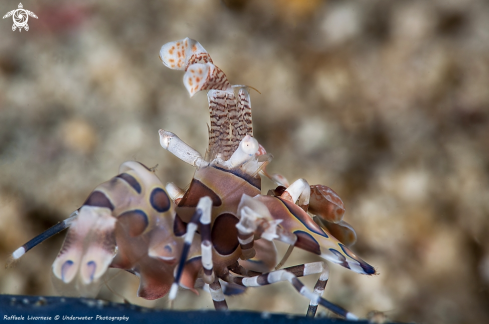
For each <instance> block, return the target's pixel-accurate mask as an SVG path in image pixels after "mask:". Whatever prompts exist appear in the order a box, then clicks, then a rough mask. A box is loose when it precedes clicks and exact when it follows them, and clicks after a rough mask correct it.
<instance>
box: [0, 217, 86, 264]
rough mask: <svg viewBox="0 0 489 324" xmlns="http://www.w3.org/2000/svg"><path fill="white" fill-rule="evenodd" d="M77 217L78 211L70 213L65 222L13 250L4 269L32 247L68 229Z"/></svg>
mask: <svg viewBox="0 0 489 324" xmlns="http://www.w3.org/2000/svg"><path fill="white" fill-rule="evenodd" d="M77 216H78V210H76V211H74V212H73V213H71V215H70V217H68V218H67V219H65V220H63V221H61V222H59V223H58V224H56V225H54V226H52V227H50V228H49V229H47V230H46V231H44V232H42V233H41V234H39V235H38V236H36V237H35V238H33V239H32V240H30V241H29V242H27V243H25V244H24V245H22V246H21V247H20V248H18V249H17V250H15V251H14V253H12V255H11V257H10V258H9V260H8V261H7V264H6V267H8V266H10V264H11V263H12V262H15V261H17V260H18V259H20V258H21V257H22V256H23V255H24V254H25V253H26V252H27V251H29V250H30V249H32V248H33V247H35V246H37V245H39V244H41V243H42V242H44V241H45V240H47V239H48V238H50V237H52V236H54V235H56V234H58V233H59V232H61V231H63V230H65V229H67V228H68V227H70V226H71V223H73V221H74V220H75V219H76V217H77Z"/></svg>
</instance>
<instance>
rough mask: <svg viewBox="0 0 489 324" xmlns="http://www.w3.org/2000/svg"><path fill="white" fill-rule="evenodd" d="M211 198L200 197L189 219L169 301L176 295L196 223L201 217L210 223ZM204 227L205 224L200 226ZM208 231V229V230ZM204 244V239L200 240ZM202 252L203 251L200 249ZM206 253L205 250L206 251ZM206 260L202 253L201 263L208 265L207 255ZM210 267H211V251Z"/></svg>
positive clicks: (195, 229)
mask: <svg viewBox="0 0 489 324" xmlns="http://www.w3.org/2000/svg"><path fill="white" fill-rule="evenodd" d="M211 207H212V200H211V199H210V198H209V197H202V198H200V200H199V203H198V204H197V208H196V209H195V213H194V215H193V216H192V219H191V220H190V223H188V225H187V233H186V234H185V243H184V245H183V250H182V255H181V257H180V262H179V263H178V268H177V274H176V276H175V280H174V281H173V284H172V286H171V289H170V293H169V296H168V297H169V299H170V303H173V301H174V300H175V298H176V297H177V292H178V286H179V284H180V279H181V277H182V273H183V268H184V266H185V262H186V261H187V257H188V252H189V250H190V246H191V245H192V241H193V239H194V235H195V232H196V231H197V227H198V223H200V222H201V218H203V219H204V221H206V220H208V221H207V224H209V223H210V214H211ZM202 227H205V224H204V225H203V226H202ZM209 233H210V230H209ZM202 244H204V241H202ZM202 253H203V254H204V251H202ZM206 253H207V252H206ZM205 258H206V260H205V261H204V255H203V256H202V259H203V260H202V263H203V264H206V265H207V266H209V262H208V259H207V258H208V256H205ZM211 269H212V252H211Z"/></svg>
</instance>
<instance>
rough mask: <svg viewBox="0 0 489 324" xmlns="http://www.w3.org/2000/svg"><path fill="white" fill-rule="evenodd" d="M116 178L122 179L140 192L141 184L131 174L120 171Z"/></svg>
mask: <svg viewBox="0 0 489 324" xmlns="http://www.w3.org/2000/svg"><path fill="white" fill-rule="evenodd" d="M117 178H119V179H122V180H124V181H125V182H127V184H128V185H130V186H131V187H132V188H133V189H134V190H136V192H137V193H138V194H140V193H141V185H140V184H139V182H138V181H137V180H136V178H134V177H133V176H132V175H130V174H128V173H121V174H119V175H118V176H117Z"/></svg>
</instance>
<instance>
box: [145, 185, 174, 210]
mask: <svg viewBox="0 0 489 324" xmlns="http://www.w3.org/2000/svg"><path fill="white" fill-rule="evenodd" d="M149 202H150V203H151V206H152V207H153V208H154V209H155V210H156V211H157V212H160V213H164V212H166V211H168V210H169V209H170V207H171V202H170V198H169V197H168V195H167V194H166V192H165V190H163V189H162V188H155V189H153V191H152V192H151V195H150V197H149Z"/></svg>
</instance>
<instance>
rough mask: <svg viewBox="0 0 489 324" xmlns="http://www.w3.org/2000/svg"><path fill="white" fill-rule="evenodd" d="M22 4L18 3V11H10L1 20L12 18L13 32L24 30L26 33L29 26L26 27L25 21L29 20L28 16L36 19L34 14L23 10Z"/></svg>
mask: <svg viewBox="0 0 489 324" xmlns="http://www.w3.org/2000/svg"><path fill="white" fill-rule="evenodd" d="M23 8H24V7H23V6H22V3H19V9H14V10H12V11H9V12H7V14H6V15H5V16H3V19H5V18H8V17H10V16H13V19H14V24H13V25H12V31H15V30H16V29H17V28H19V32H21V31H22V28H24V29H25V30H26V31H28V30H29V25H27V21H28V20H29V16H31V17H34V18H36V19H37V16H36V14H35V13H33V12H32V11H29V10H25V9H23Z"/></svg>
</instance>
